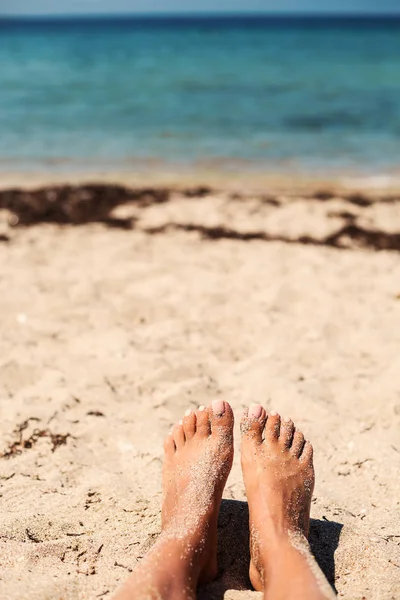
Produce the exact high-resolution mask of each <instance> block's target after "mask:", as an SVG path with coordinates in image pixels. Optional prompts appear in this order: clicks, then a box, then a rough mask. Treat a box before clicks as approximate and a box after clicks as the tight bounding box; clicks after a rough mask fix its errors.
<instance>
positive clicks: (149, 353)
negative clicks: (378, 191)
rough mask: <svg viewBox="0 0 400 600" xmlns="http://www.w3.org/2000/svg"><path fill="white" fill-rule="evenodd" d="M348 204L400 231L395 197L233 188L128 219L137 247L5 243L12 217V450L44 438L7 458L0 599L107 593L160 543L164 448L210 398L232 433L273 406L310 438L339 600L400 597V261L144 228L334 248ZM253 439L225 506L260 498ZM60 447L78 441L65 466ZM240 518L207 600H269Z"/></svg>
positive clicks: (57, 230)
mask: <svg viewBox="0 0 400 600" xmlns="http://www.w3.org/2000/svg"><path fill="white" fill-rule="evenodd" d="M343 210H351V211H352V212H354V213H355V214H357V215H359V217H358V218H359V222H360V223H364V224H366V226H368V227H376V228H379V229H381V230H384V231H387V232H394V231H399V230H400V202H398V203H394V204H378V205H373V206H371V207H367V208H360V207H356V206H353V205H351V206H350V205H349V203H348V202H345V201H344V200H340V199H337V200H330V201H328V202H323V203H321V202H318V201H316V200H304V199H299V198H291V199H290V198H289V199H285V198H283V199H282V204H281V205H280V206H272V205H270V204H263V203H260V201H259V200H258V199H256V198H251V197H250V198H248V199H241V200H229V199H228V196H227V195H226V194H224V193H220V194H216V195H212V196H209V197H206V198H202V199H200V198H194V199H188V198H183V197H180V196H179V195H176V196H175V197H173V199H172V200H171V202H169V203H167V204H163V205H158V206H152V207H149V208H147V209H143V210H141V211H139V210H138V208H137V207H124V209H123V210H122V209H119V213H120V215H121V214H122V213H123V214H124V215H126V214H127V213H130V214H133V215H136V217H137V218H138V219H139V221H138V225H137V228H136V229H135V230H133V231H124V230H119V229H111V228H107V227H105V226H103V225H100V224H94V225H85V226H81V227H72V226H67V227H64V228H61V227H59V226H57V225H37V226H35V227H32V228H29V229H10V228H9V227H8V226H7V225H6V224H5V221H4V219H6V218H8V215H7V214H6V212H5V211H3V213H2V216H3V225H2V227H3V230H7V232H8V233H9V235H10V237H11V241H10V242H9V243H1V242H0V260H1V272H0V314H1V319H2V321H1V323H2V328H1V339H0V410H1V418H0V452H5V451H7V450H9V449H10V448H14V450H16V451H18V450H21V448H22V445H21V444H19V445H18V443H17V442H18V441H19V440H20V439H22V440H28V439H29V438H30V436H31V435H32V434H33V432H34V430H38V431H40V432H42V434H41V437H39V438H38V436H37V435H36V436H34V438H33V445H32V447H30V448H22V450H21V453H20V454H18V455H16V456H12V457H11V458H8V459H6V458H0V506H1V510H0V597H1V598H2V600H8V599H12V600H17V599H18V600H23V599H25V598H29V599H30V600H61V599H63V600H67V599H78V598H82V599H83V598H84V599H85V600H87V599H90V600H92V599H93V600H94V599H96V598H102V599H106V598H111V596H112V592H113V591H114V590H115V588H116V586H117V585H118V584H119V583H120V582H122V581H123V580H124V579H125V578H126V577H127V575H128V571H129V570H130V569H132V568H133V567H134V566H135V564H136V562H137V561H138V560H139V559H140V557H141V556H143V554H144V553H145V552H146V549H147V548H149V547H150V545H151V544H152V543H153V541H154V539H155V538H156V536H157V534H158V532H159V529H160V513H159V503H160V499H161V493H160V492H161V489H160V483H161V480H160V472H161V460H162V441H163V437H164V435H166V433H167V432H168V431H169V428H170V427H171V425H172V424H173V423H174V421H176V420H178V419H180V418H181V416H182V414H183V413H184V411H185V410H186V409H187V408H189V407H193V408H194V407H197V406H198V405H199V404H206V403H208V402H210V401H211V400H213V399H214V398H216V397H223V398H224V399H226V400H228V401H229V402H230V403H231V404H232V406H233V408H234V410H235V413H236V415H237V417H239V415H240V412H241V410H242V409H243V407H244V406H245V405H246V404H248V403H250V402H262V403H263V404H264V405H265V406H266V407H267V408H274V409H276V410H278V411H280V412H281V413H282V415H283V416H290V417H292V419H293V420H294V421H295V422H296V423H297V424H298V425H299V426H300V427H301V428H302V429H303V431H304V433H305V435H306V437H307V438H308V439H310V440H311V441H312V442H313V444H314V448H315V461H316V473H317V483H316V490H315V499H314V502H313V507H312V517H313V518H314V519H317V520H319V521H317V522H316V523H314V525H313V528H312V541H313V543H314V547H315V548H316V549H317V553H318V557H319V560H320V562H321V564H322V566H324V567H325V568H326V569H327V570H328V572H329V573H330V574H331V575H332V573H333V564H334V574H335V586H336V588H337V590H338V592H339V595H340V596H343V597H347V598H352V599H359V600H361V599H362V598H368V599H369V600H373V599H375V600H393V599H395V598H399V597H400V545H399V544H400V504H399V502H400V477H399V473H400V351H399V348H400V259H399V254H398V253H397V252H389V251H383V252H375V251H373V250H357V249H348V250H338V249H334V248H328V247H324V246H321V247H319V246H308V245H303V244H300V243H293V244H289V243H285V242H267V241H262V240H255V241H242V240H240V239H237V240H234V239H220V240H205V239H202V238H201V237H200V236H199V234H198V233H196V232H195V231H192V232H187V231H184V230H176V229H170V230H167V231H166V232H164V233H159V234H157V235H149V234H148V233H146V232H144V229H146V228H154V227H160V226H162V225H165V224H166V223H174V224H175V225H176V224H178V225H179V224H180V225H187V224H190V225H200V226H202V227H205V226H206V227H215V226H220V225H222V226H224V227H228V228H230V229H233V230H235V231H241V232H249V231H267V232H268V233H269V234H274V235H281V236H286V237H287V236H290V237H291V238H292V239H295V238H296V237H298V236H300V235H304V234H312V235H314V236H316V237H323V236H325V235H327V234H328V233H329V232H331V231H332V230H334V229H335V228H337V227H338V226H340V224H341V218H340V217H337V216H329V214H331V215H332V213H335V212H336V213H337V212H340V211H343ZM117 212H118V211H117ZM238 420H239V418H237V421H238ZM23 423H25V425H26V428H25V429H23V427H24V425H23V426H21V424H23ZM18 428H19V429H20V430H21V429H23V431H22V433H21V434H18V432H17V430H18ZM43 432H44V433H43ZM238 433H239V431H238V426H236V446H237V452H236V456H235V462H234V466H233V470H232V473H231V475H230V477H229V480H228V484H227V487H226V491H225V498H226V499H229V500H231V501H232V500H234V501H244V500H245V496H244V488H243V482H242V478H241V472H240V465H239V444H238V442H239V435H238ZM56 434H60V435H62V436H66V435H67V436H69V437H67V438H66V439H65V442H66V443H65V444H64V445H59V446H58V447H56V448H55V450H54V451H52V449H53V445H54V444H53V442H55V443H57V441H63V439H64V438H59V439H58V440H57V439H56V438H54V437H53V438H51V435H53V436H54V435H56ZM21 436H22V438H21ZM13 443H16V445H15V444H14V446H13ZM245 513H246V507H245V505H244V504H240V503H239V502H228V503H226V504H225V505H224V507H223V510H222V513H221V519H220V521H221V527H220V533H221V549H220V554H221V570H222V571H223V572H224V573H223V576H222V579H220V580H219V581H217V582H216V583H214V584H212V585H211V586H209V587H208V589H207V590H205V591H204V590H203V592H202V593H200V597H202V598H221V597H224V598H225V599H243V600H252V599H253V598H254V599H255V598H259V597H260V595H259V594H257V593H255V592H252V591H250V590H249V587H248V586H247V583H246V578H245V572H246V568H247V567H246V552H247V549H246V539H247V533H246V521H245ZM336 546H337V548H336ZM333 553H334V556H333ZM333 561H334V562H333ZM237 588H242V589H237ZM221 590H223V591H224V595H223V596H222V595H221V594H222V592H221Z"/></svg>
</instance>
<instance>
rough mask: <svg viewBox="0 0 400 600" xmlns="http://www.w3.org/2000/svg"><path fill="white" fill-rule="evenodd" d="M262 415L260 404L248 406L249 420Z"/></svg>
mask: <svg viewBox="0 0 400 600" xmlns="http://www.w3.org/2000/svg"><path fill="white" fill-rule="evenodd" d="M261 414H262V406H261V404H250V406H249V414H248V416H249V418H250V419H259V418H260V417H261Z"/></svg>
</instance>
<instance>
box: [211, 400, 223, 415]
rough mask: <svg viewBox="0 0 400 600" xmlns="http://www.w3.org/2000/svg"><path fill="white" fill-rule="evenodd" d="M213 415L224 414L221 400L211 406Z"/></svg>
mask: <svg viewBox="0 0 400 600" xmlns="http://www.w3.org/2000/svg"><path fill="white" fill-rule="evenodd" d="M211 407H212V411H213V413H214V415H219V416H221V415H223V414H224V412H225V402H224V401H223V400H214V402H213V403H212V404H211Z"/></svg>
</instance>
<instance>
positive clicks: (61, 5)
mask: <svg viewBox="0 0 400 600" xmlns="http://www.w3.org/2000/svg"><path fill="white" fill-rule="evenodd" d="M126 12H129V13H157V12H158V13H169V12H175V13H176V12H363V13H384V12H391V13H398V14H400V0H245V1H243V0H68V1H67V2H66V1H65V0H0V15H11V14H15V15H41V14H42V15H43V14H55V15H60V14H96V13H126Z"/></svg>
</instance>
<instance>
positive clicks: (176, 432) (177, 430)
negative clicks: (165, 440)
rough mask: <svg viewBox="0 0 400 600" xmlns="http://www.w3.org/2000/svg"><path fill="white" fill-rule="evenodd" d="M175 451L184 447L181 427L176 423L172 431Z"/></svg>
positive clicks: (183, 435)
mask: <svg viewBox="0 0 400 600" xmlns="http://www.w3.org/2000/svg"><path fill="white" fill-rule="evenodd" d="M172 435H173V438H174V442H175V446H176V449H177V450H179V448H182V446H184V445H185V434H184V432H183V426H182V424H181V423H177V424H176V425H175V427H174V428H173V430H172Z"/></svg>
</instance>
